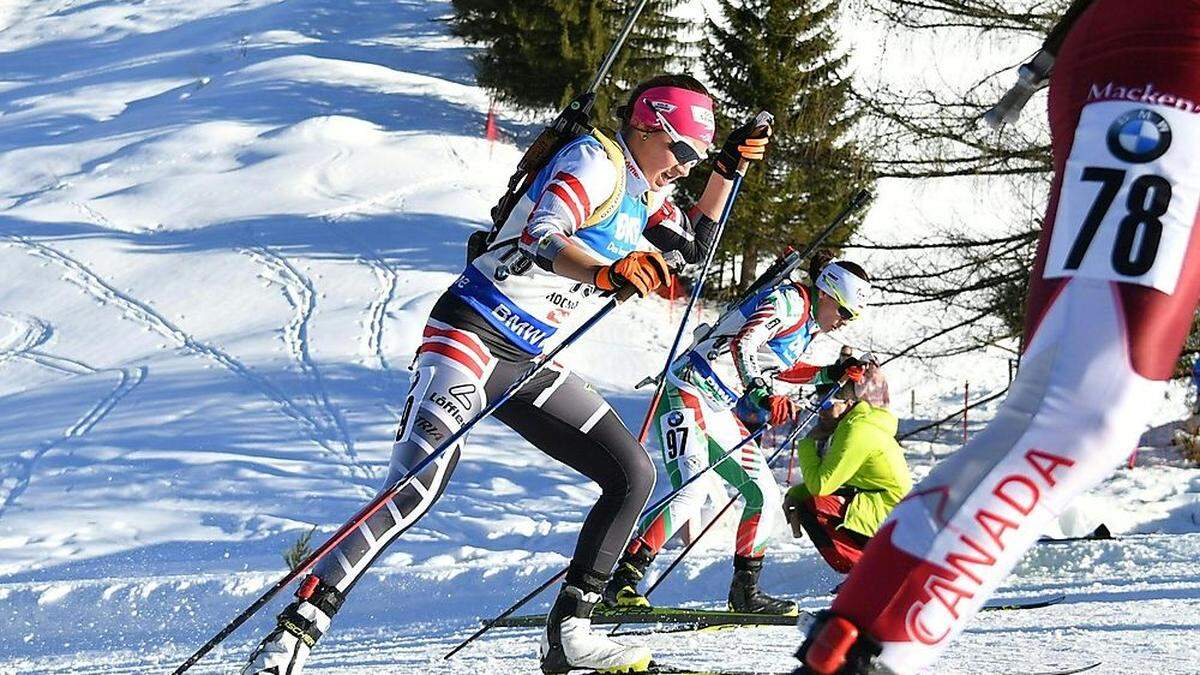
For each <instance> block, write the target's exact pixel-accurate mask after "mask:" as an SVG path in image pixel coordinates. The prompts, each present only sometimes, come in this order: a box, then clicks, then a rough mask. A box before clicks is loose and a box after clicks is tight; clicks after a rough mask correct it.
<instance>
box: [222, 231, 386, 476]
mask: <svg viewBox="0 0 1200 675" xmlns="http://www.w3.org/2000/svg"><path fill="white" fill-rule="evenodd" d="M243 253H245V254H246V255H249V256H250V257H251V258H253V259H254V260H255V261H257V262H258V263H260V264H261V265H263V266H264V267H266V268H267V269H268V270H270V272H272V274H262V275H260V276H261V277H262V278H264V279H266V280H267V281H268V282H270V283H274V284H278V285H279V286H280V287H281V290H282V292H283V297H284V298H285V299H286V300H287V302H288V304H290V305H291V306H292V309H293V310H295V314H294V315H293V317H292V320H291V321H290V322H288V324H287V326H286V327H284V329H283V341H284V343H285V344H286V345H287V348H288V351H289V352H291V354H292V357H293V358H294V359H295V361H296V363H297V364H298V366H299V367H300V370H301V372H302V373H303V374H304V375H305V377H306V378H307V379H308V381H309V383H310V387H309V397H310V398H311V399H312V402H313V407H314V408H315V409H316V410H317V411H318V412H317V413H316V414H314V415H310V416H309V418H310V419H311V420H312V422H313V424H314V425H316V426H317V427H318V428H319V429H320V430H321V433H322V436H323V437H324V438H325V439H326V441H327V442H326V444H324V446H325V447H326V448H329V449H331V450H333V448H334V444H338V445H340V446H341V450H340V453H341V454H343V455H344V459H345V462H346V464H347V466H350V467H351V468H352V469H353V470H354V471H355V472H356V473H358V474H359V476H360V477H362V478H363V479H364V480H367V481H370V480H372V476H371V472H370V470H368V469H367V468H366V467H365V466H363V465H362V463H361V462H360V461H359V457H358V452H357V451H356V450H355V449H354V441H353V439H352V438H351V435H350V432H349V430H348V429H347V428H346V421H345V416H344V415H343V414H342V412H341V410H340V409H339V408H338V407H337V406H336V405H335V404H334V403H333V401H332V399H331V398H330V396H329V389H328V387H326V385H325V380H324V378H323V377H322V375H321V369H320V367H319V366H318V365H317V363H316V361H315V360H314V359H313V358H312V354H311V352H310V350H309V343H310V337H309V326H310V325H311V320H312V317H313V314H314V313H315V312H316V309H317V292H316V289H315V287H314V286H313V283H312V279H310V278H309V277H308V275H306V274H304V273H302V272H301V271H300V270H298V269H296V266H295V265H293V264H292V263H291V262H290V261H289V260H288V259H287V258H285V257H283V256H282V255H279V254H278V253H276V252H274V251H272V250H270V249H268V248H266V247H258V248H254V249H249V250H244V251H243ZM297 405H298V404H297ZM322 418H323V420H322Z"/></svg>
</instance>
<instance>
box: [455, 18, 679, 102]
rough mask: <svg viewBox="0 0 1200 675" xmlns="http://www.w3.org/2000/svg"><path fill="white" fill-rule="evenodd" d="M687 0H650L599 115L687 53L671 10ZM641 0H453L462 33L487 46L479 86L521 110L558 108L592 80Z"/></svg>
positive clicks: (478, 58) (604, 91)
mask: <svg viewBox="0 0 1200 675" xmlns="http://www.w3.org/2000/svg"><path fill="white" fill-rule="evenodd" d="M680 1H681V0H651V2H649V3H648V4H647V5H646V8H645V9H644V10H643V12H642V15H641V17H640V18H639V20H638V22H637V24H636V25H635V27H634V30H633V33H631V34H630V36H629V40H628V42H627V43H626V44H625V48H624V49H623V50H622V51H621V53H620V55H619V56H618V58H617V60H616V62H615V63H614V64H613V69H612V71H611V72H610V75H609V79H608V80H607V82H606V83H605V84H604V86H602V87H601V88H600V91H599V92H597V100H596V117H595V119H597V120H598V121H599V122H601V123H607V122H608V121H609V119H610V117H609V114H610V111H611V110H612V108H614V107H615V106H616V105H619V104H620V103H622V102H623V100H622V93H623V92H625V91H628V90H629V89H631V88H632V87H633V86H634V85H636V84H637V82H638V81H640V80H643V79H645V78H647V77H650V76H652V75H656V74H658V73H660V72H663V71H664V70H665V69H667V68H668V67H669V66H670V64H671V63H672V62H673V60H674V59H675V58H676V57H677V55H678V54H680V53H681V51H682V50H683V47H682V46H681V45H680V44H679V39H680V36H681V35H682V34H683V33H684V31H685V29H686V22H684V21H682V20H680V19H678V18H675V17H673V16H672V15H671V11H672V10H673V9H674V8H675V7H676V6H677V5H678V4H679V3H680ZM635 4H636V0H453V6H454V10H455V14H454V18H453V19H452V25H453V28H454V32H455V34H456V35H458V36H460V37H462V38H463V39H465V40H466V41H468V42H470V43H473V44H476V45H478V46H480V47H481V49H480V50H479V51H478V52H477V54H476V55H475V57H474V64H475V72H476V77H477V81H478V82H479V84H480V85H482V86H483V87H485V88H487V89H488V90H490V91H492V92H493V93H494V94H495V95H496V97H497V98H499V99H500V100H502V101H505V102H507V103H510V104H514V105H516V106H519V107H523V108H528V109H535V110H542V109H547V108H552V109H558V108H561V107H563V106H564V105H566V104H567V103H568V102H569V101H570V100H571V99H572V98H574V97H575V96H577V95H578V94H580V93H582V92H583V91H584V90H586V89H587V86H588V85H589V84H590V83H591V80H592V77H593V75H594V74H595V72H596V70H597V68H598V67H599V65H600V62H601V61H602V60H603V59H604V54H605V53H606V52H607V51H608V48H609V46H610V45H611V44H612V41H613V39H614V38H615V37H616V35H617V33H618V31H619V30H620V28H621V25H622V24H623V23H624V21H625V18H626V16H627V15H628V13H629V11H630V10H631V9H632V7H633V6H634V5H635Z"/></svg>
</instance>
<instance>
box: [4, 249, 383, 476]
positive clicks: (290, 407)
mask: <svg viewBox="0 0 1200 675" xmlns="http://www.w3.org/2000/svg"><path fill="white" fill-rule="evenodd" d="M3 238H4V239H5V240H7V241H10V242H12V243H14V244H17V245H19V246H22V247H24V248H26V249H27V250H29V252H30V253H31V254H33V255H35V256H37V257H39V258H42V259H44V260H48V261H50V262H52V263H55V264H57V265H59V266H61V267H62V268H64V269H65V270H66V271H67V274H66V276H65V279H66V280H68V281H70V282H71V283H74V284H75V285H76V286H78V287H80V288H81V289H83V291H84V292H86V293H88V294H89V295H91V296H92V297H94V298H95V299H96V300H98V301H99V302H101V303H103V304H112V305H115V306H116V307H118V308H119V309H120V310H121V311H122V313H123V314H124V315H125V316H126V317H127V318H129V319H130V320H132V321H136V322H138V323H141V324H143V325H145V326H146V327H148V328H150V329H152V330H154V331H155V332H157V333H158V334H160V335H162V336H163V337H165V338H167V339H169V340H171V341H173V342H175V343H176V345H178V346H179V347H181V348H183V349H185V350H187V351H189V352H191V353H193V354H196V355H198V356H202V357H205V358H208V359H211V360H213V361H215V362H217V363H218V364H220V365H221V366H224V367H225V368H226V369H228V370H229V371H230V372H232V373H233V374H235V375H237V376H238V377H240V378H242V379H244V380H246V381H247V382H249V383H251V384H253V385H254V386H255V387H256V388H258V390H259V391H260V392H261V393H262V394H263V395H264V396H266V397H267V398H268V399H270V400H272V401H274V402H275V403H276V404H277V405H278V406H279V409H280V410H281V411H282V412H283V414H284V415H286V416H288V417H289V418H291V419H292V420H294V421H295V422H297V423H298V424H300V425H301V427H302V428H303V429H304V430H305V432H306V435H307V436H308V437H309V439H310V440H312V442H314V443H316V444H317V445H319V446H321V447H322V448H324V449H325V450H327V451H329V452H330V453H331V454H332V455H334V456H335V457H336V458H337V459H338V461H339V462H340V463H341V464H343V465H344V466H345V467H346V468H347V470H348V471H349V472H350V473H351V474H352V475H355V476H358V478H357V480H356V481H355V482H356V483H357V484H358V486H359V487H360V488H361V489H362V490H363V491H370V492H371V493H372V494H373V493H374V492H373V490H371V483H372V481H370V480H369V474H370V472H369V471H368V470H367V469H366V468H365V467H362V466H361V465H359V464H358V463H357V462H355V461H353V460H352V459H350V458H348V457H347V456H346V455H345V453H344V452H342V451H341V450H339V449H338V448H337V446H335V445H333V444H331V443H330V442H329V440H328V439H327V438H326V433H325V431H324V427H323V425H322V424H321V422H320V421H319V420H317V419H314V418H313V417H312V416H311V415H309V414H308V413H307V412H305V411H304V409H303V407H302V406H300V405H298V404H297V403H296V402H295V401H293V400H292V399H291V398H290V397H289V396H287V395H286V394H284V393H283V392H282V391H280V389H279V388H278V387H276V386H275V385H274V384H272V383H271V382H270V381H269V380H267V379H266V378H264V377H263V376H261V375H259V374H258V373H256V372H254V370H253V369H252V368H250V367H249V366H247V365H246V364H244V363H242V362H241V361H239V360H238V359H237V358H235V357H233V356H232V355H230V354H228V353H226V352H224V351H222V350H221V349H220V348H218V347H216V346H213V345H210V344H208V343H205V342H203V341H201V340H198V339H196V338H195V337H194V336H193V335H191V334H189V333H188V332H187V331H185V330H183V329H182V328H179V327H178V326H176V325H175V324H174V323H172V322H171V321H170V320H169V319H167V318H166V317H165V316H163V315H162V314H160V313H159V312H158V311H156V310H155V309H154V308H152V307H150V306H149V305H147V304H146V303H144V302H141V301H140V300H137V299H135V298H133V297H131V296H129V295H127V294H125V293H122V292H121V291H119V290H117V289H116V288H114V287H113V286H112V285H111V284H109V283H108V282H106V281H105V280H104V279H103V278H101V277H100V275H98V274H97V273H96V272H95V271H93V270H92V269H91V268H90V267H88V266H87V265H86V264H84V263H82V262H80V261H79V260H77V259H75V258H73V257H71V256H70V255H67V254H66V253H64V252H63V251H61V250H59V249H57V248H54V247H52V246H49V245H47V244H44V243H42V242H38V241H34V240H33V239H30V238H28V237H24V236H19V235H3ZM364 476H366V477H364Z"/></svg>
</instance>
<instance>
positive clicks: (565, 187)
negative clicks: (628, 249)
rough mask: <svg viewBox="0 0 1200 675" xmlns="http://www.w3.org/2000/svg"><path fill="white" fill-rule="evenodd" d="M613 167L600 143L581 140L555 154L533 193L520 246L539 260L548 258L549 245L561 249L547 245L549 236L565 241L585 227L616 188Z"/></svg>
mask: <svg viewBox="0 0 1200 675" xmlns="http://www.w3.org/2000/svg"><path fill="white" fill-rule="evenodd" d="M613 169H614V167H613V163H612V161H611V160H609V158H608V154H607V153H605V151H604V148H603V147H601V146H600V144H599V143H580V144H578V145H575V146H574V147H572V148H570V149H568V150H567V151H565V152H562V153H560V154H559V155H558V156H556V157H555V158H554V159H553V160H552V161H551V164H550V165H549V169H548V175H549V176H550V179H549V180H548V181H546V184H545V186H544V187H543V188H542V191H541V194H537V195H530V198H531V199H533V201H534V207H533V211H532V212H530V214H529V221H528V223H527V224H526V225H525V230H524V232H522V234H521V240H520V246H521V249H522V250H523V251H524V252H525V253H527V254H529V255H531V256H534V257H535V259H537V258H538V257H545V255H546V253H547V252H548V251H547V249H548V248H549V249H551V250H556V249H558V248H560V246H559V245H554V246H549V247H547V246H546V244H547V243H549V242H548V241H546V240H547V238H552V239H556V240H563V239H564V238H565V237H569V236H571V235H572V234H574V233H575V231H576V230H578V229H579V228H580V227H583V223H584V222H586V221H587V219H588V218H589V217H590V216H591V215H592V213H593V212H594V211H595V210H596V208H598V207H599V206H600V205H601V204H603V203H604V202H605V201H606V200H607V199H608V198H609V196H611V195H612V192H613V190H614V189H616V187H617V175H616V172H615V171H614V170H613ZM539 244H540V245H539ZM539 254H540V256H539ZM550 257H552V256H550ZM541 262H542V261H541V260H539V264H541Z"/></svg>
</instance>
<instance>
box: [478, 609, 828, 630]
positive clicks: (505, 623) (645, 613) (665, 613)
mask: <svg viewBox="0 0 1200 675" xmlns="http://www.w3.org/2000/svg"><path fill="white" fill-rule="evenodd" d="M811 617H812V615H811V614H809V613H808V612H800V614H799V615H798V616H780V615H777V614H751V613H748V612H729V611H723V610H711V609H685V608H680V607H628V608H627V607H621V608H619V609H615V608H605V609H602V608H600V607H597V608H596V611H595V613H594V614H592V624H594V625H601V624H614V623H621V624H668V625H683V626H687V628H684V629H683V630H699V629H701V628H709V627H713V626H795V625H797V624H798V623H799V622H800V621H801V620H805V621H807V620H808V619H809V618H811ZM495 625H496V627H497V628H501V627H507V628H532V627H541V626H544V625H546V615H545V614H524V615H521V616H510V617H506V618H504V619H501V620H500V621H497V622H496V624H495Z"/></svg>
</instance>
